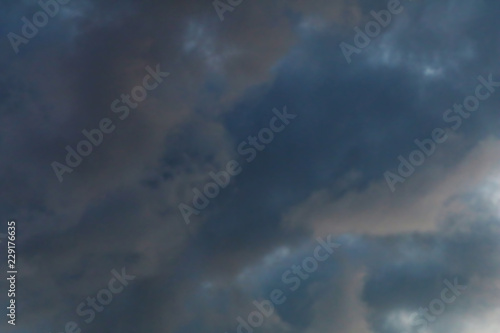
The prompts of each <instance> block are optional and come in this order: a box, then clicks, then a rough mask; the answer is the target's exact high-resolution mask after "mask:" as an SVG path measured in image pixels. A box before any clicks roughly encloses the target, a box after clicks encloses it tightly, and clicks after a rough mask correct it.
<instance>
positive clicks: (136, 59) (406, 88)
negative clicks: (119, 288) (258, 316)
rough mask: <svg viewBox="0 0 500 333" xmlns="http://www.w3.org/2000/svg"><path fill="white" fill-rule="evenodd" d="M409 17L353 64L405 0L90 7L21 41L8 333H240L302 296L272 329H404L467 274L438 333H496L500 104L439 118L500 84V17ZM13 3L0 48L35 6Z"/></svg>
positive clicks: (484, 8) (476, 10)
mask: <svg viewBox="0 0 500 333" xmlns="http://www.w3.org/2000/svg"><path fill="white" fill-rule="evenodd" d="M402 4H403V6H404V10H403V11H402V12H401V14H398V15H397V16H394V17H393V18H392V21H391V23H390V25H389V26H388V27H386V28H384V29H383V31H382V32H381V34H380V35H378V36H377V37H375V38H373V40H372V41H371V43H370V45H369V46H368V47H366V48H364V49H362V50H361V52H360V53H359V54H354V55H353V56H352V62H351V63H350V64H348V63H347V61H346V59H345V58H344V55H343V54H342V51H341V49H340V47H339V45H340V43H341V42H347V43H351V44H352V43H353V38H354V35H355V31H354V30H353V28H354V27H355V26H357V27H361V28H364V26H365V24H366V22H368V21H369V20H372V16H371V14H370V12H371V11H372V10H375V11H380V10H383V9H386V8H387V1H376V2H372V1H362V0H358V1H344V0H338V1H332V2H327V1H324V0H317V1H309V2H306V1H302V0H293V1H263V0H262V1H245V0H243V1H242V2H241V4H239V5H238V6H236V7H235V9H234V10H233V11H228V12H226V13H225V14H224V21H220V19H219V17H218V15H217V13H216V11H215V9H214V8H213V5H212V3H211V2H210V1H208V2H207V1H195V2H189V3H188V2H185V3H181V2H178V1H177V2H175V1H167V2H158V1H142V2H141V1H132V0H131V1H124V2H121V3H120V5H119V6H118V5H117V4H116V3H114V2H111V1H87V2H73V1H71V2H69V3H68V4H66V5H61V7H60V12H59V13H58V14H57V15H56V16H55V17H53V18H50V20H49V21H48V23H47V25H46V26H45V27H43V28H40V29H39V32H38V34H37V35H36V36H35V37H33V38H32V39H30V40H29V42H28V43H27V44H22V45H20V46H19V53H17V54H16V53H15V52H14V51H13V49H12V47H11V45H10V43H9V40H8V38H7V37H5V38H3V39H2V42H1V46H2V47H1V48H0V71H1V73H2V75H0V87H1V88H2V89H0V91H1V92H0V118H1V119H0V120H1V122H0V124H1V125H0V126H1V129H2V130H1V131H0V133H1V134H0V150H1V151H2V160H1V161H0V171H1V172H2V175H3V177H2V180H1V183H0V184H1V186H2V188H3V189H4V191H3V192H2V195H1V199H2V201H1V202H2V204H1V205H0V212H1V215H2V216H3V217H4V220H5V223H6V221H7V220H10V219H14V220H16V221H17V225H18V240H17V246H18V249H19V250H18V258H19V259H18V267H19V275H18V286H17V288H18V293H17V300H18V304H19V306H18V309H17V310H18V318H17V325H16V326H15V327H12V326H11V325H8V324H7V323H5V321H2V323H0V326H1V327H2V330H6V331H8V332H15V333H21V332H60V331H63V329H64V326H65V325H66V323H67V322H69V321H75V322H77V323H78V325H79V327H81V329H82V331H83V332H115V331H116V332H141V331H151V332H163V331H167V332H179V333H180V332H193V331H196V330H198V331H201V330H203V331H205V332H214V333H215V332H236V328H237V326H238V322H237V317H238V316H241V317H244V318H246V317H247V316H248V315H249V314H250V313H251V312H252V311H255V306H254V305H253V303H252V302H253V301H254V300H258V301H262V300H265V299H266V298H268V297H269V294H270V292H272V290H274V289H275V288H283V289H284V290H285V289H286V290H288V292H287V293H286V297H287V301H286V302H285V303H284V304H282V305H279V306H277V307H276V309H275V311H274V313H273V314H272V315H271V316H269V318H266V320H265V322H264V323H263V324H262V325H261V326H260V327H259V328H258V329H255V332H258V331H260V332H287V333H302V332H305V333H319V332H325V331H336V332H352V331H355V332H361V333H365V332H366V333H372V332H377V333H378V332H381V333H382V332H383V333H398V332H401V333H403V332H405V330H408V331H410V329H411V328H412V327H411V320H410V316H411V314H412V313H414V311H418V309H419V308H420V307H425V306H429V302H431V301H432V300H433V299H435V298H436V297H439V296H440V293H441V290H442V288H443V280H444V279H448V280H450V281H453V279H454V278H455V277H457V278H458V279H459V280H460V282H461V283H464V284H467V286H468V287H467V291H466V292H464V294H463V295H462V296H460V297H459V298H458V299H457V301H456V302H454V303H452V304H450V305H449V306H448V307H447V308H446V311H445V312H444V313H443V314H442V315H440V316H439V317H438V318H437V319H436V321H435V322H433V323H432V324H431V325H430V326H429V327H428V332H445V331H446V332H447V331H450V330H453V331H457V332H463V333H470V332H477V331H481V332H486V333H490V332H497V331H498V328H499V327H498V320H497V318H498V308H499V306H500V304H499V303H498V292H499V287H500V285H499V280H498V274H499V271H498V270H499V268H500V265H499V262H498V259H497V256H496V255H495V253H497V252H498V246H497V243H498V242H497V239H498V236H499V229H498V225H499V217H500V215H499V214H500V212H499V211H498V203H499V200H500V195H499V193H500V190H499V184H500V183H499V180H500V177H499V172H498V170H500V169H499V165H498V158H497V156H498V153H499V152H498V143H499V142H498V140H499V139H498V130H497V128H498V125H500V124H499V120H498V107H499V106H500V103H499V99H500V91H496V92H495V93H492V94H491V96H490V97H489V98H488V99H487V100H485V101H484V102H481V107H480V109H479V110H478V111H476V112H475V113H473V114H471V116H470V117H469V118H467V119H464V120H463V123H462V126H461V127H460V128H459V129H458V130H456V131H453V130H452V129H450V124H449V123H446V122H445V121H444V120H443V113H444V112H445V111H446V110H447V109H449V108H451V107H453V104H454V103H462V102H463V100H464V98H465V97H466V96H468V95H471V94H473V93H474V89H475V87H476V85H477V84H478V80H477V77H478V76H483V77H488V75H489V74H490V73H491V74H492V76H493V78H494V80H496V81H500V71H499V67H498V62H497V59H498V55H499V49H498V43H496V41H497V40H498V29H497V28H496V21H497V17H496V16H497V13H498V9H499V8H498V7H499V5H498V4H497V3H494V2H492V1H478V2H476V3H473V4H472V3H468V2H466V1H459V0H447V1H443V2H439V3H433V2H430V1H411V2H409V1H404V2H402ZM2 7H3V9H4V10H3V11H2V13H1V14H0V16H1V18H2V20H1V22H2V23H1V24H0V26H1V27H2V29H1V31H2V33H3V34H4V36H6V35H7V34H8V33H9V32H15V33H20V31H21V27H22V24H23V23H22V21H21V17H23V16H26V17H28V18H31V17H32V16H33V14H34V13H36V12H37V11H38V10H39V9H40V8H39V5H38V4H37V3H36V2H35V1H31V2H23V3H12V4H4V5H3V6H2ZM157 64H159V66H160V68H161V70H162V71H165V72H169V73H170V75H169V76H168V77H166V78H165V79H164V81H163V82H162V83H161V84H160V85H159V86H158V88H156V89H154V90H152V91H150V92H149V93H148V97H147V99H145V100H144V101H143V102H141V103H140V105H139V106H138V107H137V108H135V109H133V108H130V114H129V116H128V117H127V118H126V119H123V120H121V119H120V118H119V115H120V114H119V113H114V112H113V111H112V110H111V104H112V103H113V101H115V100H116V99H120V98H121V97H120V96H121V94H130V92H131V90H132V89H133V88H134V87H135V86H137V85H141V84H143V79H144V76H145V75H147V73H148V72H147V70H146V67H147V66H150V67H152V68H155V67H156V66H157ZM122 105H125V104H122ZM285 106H286V108H287V110H288V111H289V112H290V113H292V114H294V115H297V118H296V119H294V120H293V121H292V122H291V123H290V124H289V125H288V126H287V127H286V128H285V130H283V131H282V132H280V133H276V135H275V138H274V140H273V141H272V142H270V143H269V144H268V145H267V146H266V148H265V149H264V150H263V151H260V152H258V154H257V155H256V158H255V160H253V161H252V162H247V161H245V156H241V155H240V154H239V153H238V146H239V144H240V143H241V142H243V141H244V140H248V136H250V135H257V133H259V131H261V129H262V128H265V127H268V126H269V121H270V119H271V118H272V117H273V116H274V113H273V109H274V108H276V109H278V110H282V109H283V108H284V107H285ZM103 118H109V119H111V120H112V122H113V124H114V125H115V126H116V130H115V131H114V132H113V133H111V134H105V135H104V137H103V143H102V144H101V145H99V146H98V147H94V151H93V152H92V154H90V155H89V156H88V157H85V158H84V160H83V162H82V163H81V165H79V166H78V167H76V168H75V169H74V171H73V172H72V173H66V174H64V181H63V182H62V183H61V182H59V181H58V178H57V177H56V175H55V174H54V171H53V170H52V167H51V163H52V162H53V161H58V162H61V163H64V160H65V156H66V151H65V147H66V146H67V145H70V146H72V147H76V145H77V144H78V142H79V141H80V140H82V139H84V136H83V134H82V130H84V129H87V130H90V129H93V128H97V127H98V126H99V123H100V121H101V120H102V119H103ZM437 127H440V128H443V129H446V131H447V132H446V133H447V135H448V137H449V138H448V140H447V141H446V142H445V143H444V144H442V145H440V146H438V147H437V149H436V153H435V154H434V155H432V156H431V157H429V158H428V159H427V160H426V162H425V164H424V165H422V166H421V167H418V168H416V171H415V173H414V174H413V175H412V176H411V177H409V178H408V180H407V181H405V182H404V183H402V184H398V185H397V186H398V188H397V191H396V192H395V193H392V192H391V191H390V189H389V188H388V186H387V184H386V181H385V179H384V176H383V175H384V172H386V171H387V170H389V171H393V172H394V171H395V170H396V169H397V167H398V163H399V161H398V155H400V154H401V155H403V156H408V154H409V153H410V152H411V151H412V150H414V149H415V148H416V146H415V144H414V143H413V141H414V140H415V139H424V138H427V137H429V136H430V133H431V132H432V130H433V129H434V128H437ZM232 159H235V160H237V161H238V162H239V163H240V164H241V167H242V172H241V174H239V175H237V176H235V177H233V178H232V179H231V183H230V184H229V185H228V186H227V187H226V188H224V189H222V190H221V193H220V195H218V196H217V197H216V198H214V199H211V200H210V205H209V206H208V207H207V208H206V209H204V210H202V211H201V213H200V214H199V215H193V216H192V218H191V220H192V223H191V224H189V225H186V224H185V222H184V220H183V217H182V215H181V213H180V212H179V208H178V205H179V204H180V203H188V204H191V203H192V199H193V191H192V189H193V188H194V187H197V188H200V189H202V188H203V186H204V185H205V184H206V183H207V182H209V181H211V178H210V176H209V173H210V172H218V171H220V170H224V169H225V167H226V164H227V162H228V161H230V160H232ZM5 228H6V226H5ZM0 232H1V230H0ZM329 234H331V235H333V237H334V239H335V240H336V241H338V242H339V243H341V244H342V246H341V249H340V250H339V251H338V252H336V253H335V254H334V255H332V257H331V258H330V259H328V261H325V262H324V263H322V264H321V265H320V267H319V268H318V269H317V270H316V271H315V272H314V273H311V277H310V278H308V279H307V280H305V281H303V282H302V284H301V287H300V289H298V290H297V291H294V292H291V291H290V290H289V289H288V286H287V285H284V284H283V281H282V275H283V273H284V272H285V271H286V270H287V269H290V267H291V266H292V265H297V264H300V263H301V262H302V261H303V260H304V258H307V257H308V256H310V255H311V253H312V251H314V248H315V246H316V243H315V242H316V241H315V238H317V237H323V238H324V237H326V236H327V235H329ZM1 246H3V244H2V245H1ZM1 267H5V266H3V264H2V265H1ZM122 267H125V268H126V270H127V272H128V273H129V274H132V275H134V276H136V278H135V279H134V280H133V281H131V282H130V284H129V285H128V286H126V288H125V289H124V290H123V292H121V293H118V294H116V295H114V299H113V301H112V302H111V303H110V304H109V305H107V306H106V307H105V309H104V310H103V311H102V312H96V316H95V320H93V321H92V322H91V323H90V324H87V323H85V321H84V318H85V317H80V316H79V315H78V314H77V313H76V312H75V310H76V309H77V307H78V305H79V304H80V303H81V302H83V301H85V299H86V298H87V297H89V296H90V297H95V296H96V295H97V294H98V292H99V291H100V290H102V289H103V288H106V287H107V286H108V283H109V281H110V279H111V278H112V277H113V275H112V270H113V269H115V270H118V271H120V270H121V268H122ZM0 286H1V288H0V289H1V290H2V295H3V296H2V299H4V298H3V297H5V295H4V294H5V293H4V291H5V290H6V288H4V287H6V286H7V284H6V282H5V280H4V281H3V282H1V283H0ZM4 303H5V304H7V303H6V302H2V304H4Z"/></svg>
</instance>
